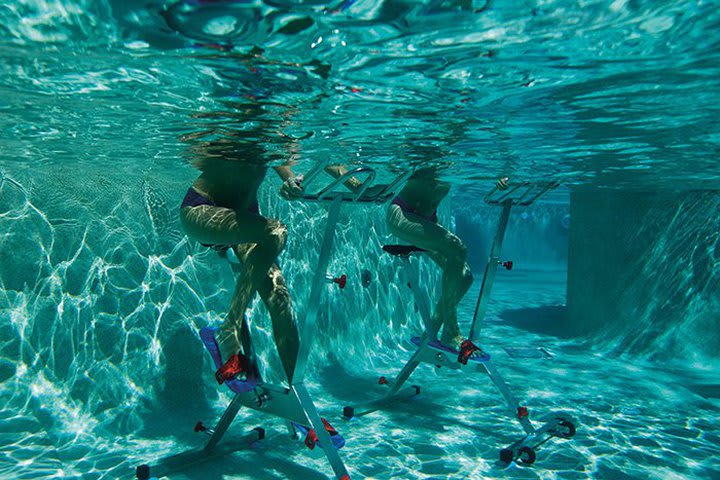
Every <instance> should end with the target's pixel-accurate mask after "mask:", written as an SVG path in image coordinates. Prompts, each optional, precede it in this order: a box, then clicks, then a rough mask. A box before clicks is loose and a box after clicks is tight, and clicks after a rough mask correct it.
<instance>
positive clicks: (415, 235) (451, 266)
mask: <svg viewBox="0 0 720 480" xmlns="http://www.w3.org/2000/svg"><path fill="white" fill-rule="evenodd" d="M387 221H388V225H389V227H390V231H391V232H392V233H393V234H394V235H396V236H398V237H399V238H401V239H403V240H405V241H407V242H410V243H411V244H413V245H415V246H417V247H420V248H424V249H425V250H428V255H429V256H430V258H432V259H433V260H434V261H435V263H437V264H438V266H439V267H440V268H441V269H442V271H443V276H442V288H441V292H440V299H439V300H438V303H437V307H436V309H435V317H436V319H437V321H438V322H440V323H441V324H442V325H443V334H442V339H441V341H442V342H443V343H452V344H458V345H459V343H460V341H461V338H460V328H459V326H458V321H457V305H458V303H460V300H461V299H462V298H463V296H464V295H465V293H467V291H468V289H469V288H470V285H471V284H472V273H471V272H470V268H469V267H468V265H467V263H466V262H465V258H466V255H467V248H466V247H465V245H464V244H463V242H462V240H460V238H458V237H457V236H456V235H454V234H453V233H452V232H450V231H449V230H447V229H446V228H444V227H443V226H442V225H440V224H438V223H435V222H432V221H430V220H427V219H425V218H422V217H419V216H417V215H413V214H408V213H405V212H403V211H402V209H401V208H400V207H399V206H398V205H390V208H389V209H388V212H387Z"/></svg>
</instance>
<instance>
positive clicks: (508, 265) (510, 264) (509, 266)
mask: <svg viewBox="0 0 720 480" xmlns="http://www.w3.org/2000/svg"><path fill="white" fill-rule="evenodd" d="M498 265H500V266H502V267H505V269H506V270H512V269H513V262H512V260H508V261H507V262H498Z"/></svg>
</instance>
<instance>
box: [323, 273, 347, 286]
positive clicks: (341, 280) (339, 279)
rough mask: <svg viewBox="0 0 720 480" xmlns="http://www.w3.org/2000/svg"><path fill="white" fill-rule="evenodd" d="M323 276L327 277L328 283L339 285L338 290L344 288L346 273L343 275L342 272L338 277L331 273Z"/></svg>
mask: <svg viewBox="0 0 720 480" xmlns="http://www.w3.org/2000/svg"><path fill="white" fill-rule="evenodd" d="M325 278H326V279H327V282H328V283H337V284H338V287H340V290H342V289H343V288H345V285H346V284H347V275H345V274H344V273H343V274H342V275H340V276H339V277H333V276H332V275H328V276H326V277H325Z"/></svg>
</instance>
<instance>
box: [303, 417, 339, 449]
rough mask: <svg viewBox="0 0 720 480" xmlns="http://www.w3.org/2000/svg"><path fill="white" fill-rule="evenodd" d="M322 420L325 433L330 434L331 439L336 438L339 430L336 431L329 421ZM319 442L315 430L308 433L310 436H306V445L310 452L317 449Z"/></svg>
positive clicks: (312, 429)
mask: <svg viewBox="0 0 720 480" xmlns="http://www.w3.org/2000/svg"><path fill="white" fill-rule="evenodd" d="M320 420H322V422H323V425H325V431H326V432H328V435H330V436H331V437H334V436H335V435H337V434H338V432H337V430H335V428H334V427H333V426H332V425H330V423H329V422H328V421H327V420H325V419H324V418H321V419H320ZM317 441H318V437H317V434H316V433H315V429H314V428H311V429H310V430H309V431H308V434H307V435H306V436H305V445H307V447H308V448H309V449H310V450H312V449H313V448H315V444H316V443H317Z"/></svg>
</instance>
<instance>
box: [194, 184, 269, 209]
mask: <svg viewBox="0 0 720 480" xmlns="http://www.w3.org/2000/svg"><path fill="white" fill-rule="evenodd" d="M200 205H210V206H211V207H218V206H220V205H218V204H217V203H215V202H213V201H212V200H210V199H209V198H208V197H206V196H205V195H203V194H202V193H199V192H198V191H197V190H195V189H194V188H192V187H190V188H188V191H187V193H186V194H185V198H183V201H182V203H181V204H180V208H183V207H199V206H200ZM247 211H248V212H249V213H254V214H255V215H260V205H258V202H257V201H255V202H253V203H252V204H251V205H250V206H249V207H248V208H247Z"/></svg>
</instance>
